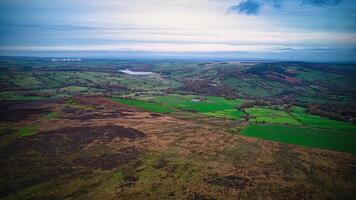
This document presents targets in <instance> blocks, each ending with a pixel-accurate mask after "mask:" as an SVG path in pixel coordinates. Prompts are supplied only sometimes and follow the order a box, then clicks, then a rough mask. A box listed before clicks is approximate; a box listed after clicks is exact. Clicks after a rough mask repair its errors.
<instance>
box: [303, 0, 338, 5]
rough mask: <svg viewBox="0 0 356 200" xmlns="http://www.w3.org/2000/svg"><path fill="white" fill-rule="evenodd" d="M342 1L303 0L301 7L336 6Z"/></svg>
mask: <svg viewBox="0 0 356 200" xmlns="http://www.w3.org/2000/svg"><path fill="white" fill-rule="evenodd" d="M342 1H343V0H303V1H302V5H313V6H337V5H339V4H340V3H341V2H342Z"/></svg>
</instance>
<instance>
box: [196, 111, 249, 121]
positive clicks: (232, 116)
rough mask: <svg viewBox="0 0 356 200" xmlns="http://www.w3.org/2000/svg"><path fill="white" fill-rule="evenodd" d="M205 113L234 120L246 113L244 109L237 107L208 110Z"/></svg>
mask: <svg viewBox="0 0 356 200" xmlns="http://www.w3.org/2000/svg"><path fill="white" fill-rule="evenodd" d="M203 114H204V115H207V116H210V117H218V118H227V119H233V120H239V119H240V118H241V116H242V115H244V113H243V112H242V111H239V110H236V109H225V110H219V111H215V112H206V113H203Z"/></svg>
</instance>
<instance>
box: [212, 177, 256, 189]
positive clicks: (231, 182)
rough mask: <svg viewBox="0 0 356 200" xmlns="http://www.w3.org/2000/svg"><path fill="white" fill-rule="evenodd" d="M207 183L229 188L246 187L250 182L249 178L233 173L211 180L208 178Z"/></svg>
mask: <svg viewBox="0 0 356 200" xmlns="http://www.w3.org/2000/svg"><path fill="white" fill-rule="evenodd" d="M207 183H209V184H214V185H220V186H224V187H229V188H238V189H245V188H246V186H248V184H249V180H248V179H247V178H243V177H239V176H233V175H231V176H223V177H216V178H213V179H211V180H208V181H207Z"/></svg>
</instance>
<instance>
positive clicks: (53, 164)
mask: <svg viewBox="0 0 356 200" xmlns="http://www.w3.org/2000/svg"><path fill="white" fill-rule="evenodd" d="M145 137H146V134H145V133H143V132H141V131H138V130H135V129H132V128H126V127H122V126H116V125H102V126H93V127H89V126H88V127H65V128H61V129H57V130H51V131H41V132H39V133H38V134H37V135H33V136H29V137H23V138H20V139H18V140H16V141H14V142H13V144H12V145H9V146H8V148H7V149H2V148H1V150H2V152H0V153H1V155H2V156H1V160H2V164H0V167H1V172H0V175H1V177H2V185H1V186H0V194H2V195H0V197H4V196H6V195H7V194H10V193H12V192H15V191H17V190H19V189H23V188H26V187H28V186H31V185H34V184H39V183H42V182H46V181H50V180H55V179H56V178H57V177H61V176H65V175H69V174H70V177H71V178H76V177H78V176H85V174H88V173H91V171H92V170H97V169H100V170H112V169H115V168H118V167H122V166H124V165H126V164H128V163H130V162H132V161H134V160H136V159H138V158H139V155H140V154H141V153H142V152H141V149H137V148H136V147H135V146H130V143H125V142H124V143H121V146H119V147H117V146H112V141H115V140H116V141H119V142H120V141H125V140H131V141H134V140H141V139H144V138H145ZM93 149H94V150H93Z"/></svg>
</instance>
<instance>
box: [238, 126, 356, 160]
mask: <svg viewBox="0 0 356 200" xmlns="http://www.w3.org/2000/svg"><path fill="white" fill-rule="evenodd" d="M241 134H243V135H246V136H252V137H257V138H262V139H266V140H271V141H278V142H283V143H288V144H297V145H302V146H305V147H313V148H323V149H330V150H336V151H344V152H350V153H354V154H355V153H356V147H355V145H354V144H355V143H354V141H355V140H356V134H355V133H347V132H341V131H335V130H325V129H313V128H305V127H293V126H282V125H250V126H248V127H247V128H245V129H244V130H243V131H242V132H241Z"/></svg>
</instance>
